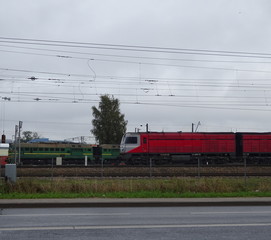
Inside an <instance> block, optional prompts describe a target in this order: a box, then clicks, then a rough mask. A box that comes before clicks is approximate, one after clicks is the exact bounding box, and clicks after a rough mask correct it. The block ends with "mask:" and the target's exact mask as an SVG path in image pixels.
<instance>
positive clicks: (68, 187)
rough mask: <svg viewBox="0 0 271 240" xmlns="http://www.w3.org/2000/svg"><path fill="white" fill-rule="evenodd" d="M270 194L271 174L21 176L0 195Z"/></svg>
mask: <svg viewBox="0 0 271 240" xmlns="http://www.w3.org/2000/svg"><path fill="white" fill-rule="evenodd" d="M78 197H82V198H87V197H102V198H173V197H175V198H180V197H271V178H254V177H253V178H247V179H244V178H222V177H221V178H168V179H64V178H56V179H51V180H40V179H34V178H31V179H18V180H17V182H16V183H15V184H10V183H6V182H4V181H1V182H0V198H2V199H3V198H78Z"/></svg>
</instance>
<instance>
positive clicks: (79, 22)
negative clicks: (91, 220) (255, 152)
mask: <svg viewBox="0 0 271 240" xmlns="http://www.w3.org/2000/svg"><path fill="white" fill-rule="evenodd" d="M270 11H271V2H270V1H269V0H204V1H203V0H167V1H164V0H99V1H98V0H76V1H75V0H73V1H72V0H58V1H55V0H46V1H45V0H42V1H34V0H9V1H4V0H2V1H1V8H0V54H1V57H0V96H1V99H0V108H1V112H0V113H1V115H0V116H1V118H0V120H1V125H0V130H1V133H2V132H3V131H4V132H5V134H6V135H7V138H10V139H11V138H12V136H13V135H14V128H15V125H16V124H18V122H19V121H23V129H22V130H23V131H26V130H30V131H36V132H38V133H39V134H40V135H42V136H43V137H49V138H51V139H67V138H73V137H78V136H90V137H91V135H90V129H91V128H92V125H91V120H92V111H91V107H92V106H93V105H95V106H97V105H98V103H99V98H100V95H102V94H109V95H113V96H114V97H115V98H118V99H119V100H120V103H121V112H122V113H124V114H125V118H126V120H128V131H134V130H135V128H141V130H142V131H143V130H145V125H146V124H147V123H148V124H149V129H150V130H151V131H191V125H192V123H195V124H197V123H198V122H200V126H199V127H198V131H215V132H219V131H234V132H235V131H260V132H265V131H271V126H270V117H271V112H270V110H271V92H270V91H271V68H270V66H271V44H270V43H271V28H270V25H271V15H270ZM89 141H90V142H94V139H90V140H89Z"/></svg>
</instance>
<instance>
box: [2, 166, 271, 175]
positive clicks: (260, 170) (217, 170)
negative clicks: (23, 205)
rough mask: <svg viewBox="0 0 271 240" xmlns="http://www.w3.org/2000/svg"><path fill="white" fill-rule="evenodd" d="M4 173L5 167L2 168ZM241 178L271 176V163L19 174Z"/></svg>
mask: <svg viewBox="0 0 271 240" xmlns="http://www.w3.org/2000/svg"><path fill="white" fill-rule="evenodd" d="M1 176H2V177H3V176H4V169H3V168H2V169H1ZM219 176H226V177H241V176H248V177H250V176H260V177H263V176H271V166H257V167H255V166H247V167H244V166H211V167H210V166H204V167H198V166H185V167H173V166H163V167H157V166H154V167H146V166H144V167H142V166H137V167H126V166H121V167H113V166H104V167H101V166H92V167H82V166H65V167H59V166H57V167H56V166H43V167H26V166H24V167H18V168H17V177H219Z"/></svg>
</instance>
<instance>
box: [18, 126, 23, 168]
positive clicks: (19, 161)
mask: <svg viewBox="0 0 271 240" xmlns="http://www.w3.org/2000/svg"><path fill="white" fill-rule="evenodd" d="M22 127H23V122H22V121H19V160H18V164H19V165H20V163H21V129H22Z"/></svg>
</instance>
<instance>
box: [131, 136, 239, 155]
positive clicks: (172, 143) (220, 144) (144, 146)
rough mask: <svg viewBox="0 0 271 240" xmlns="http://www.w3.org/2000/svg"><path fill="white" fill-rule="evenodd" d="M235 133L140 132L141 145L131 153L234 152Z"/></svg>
mask: <svg viewBox="0 0 271 240" xmlns="http://www.w3.org/2000/svg"><path fill="white" fill-rule="evenodd" d="M234 152H235V135H234V134H233V133H140V145H139V146H138V147H137V148H135V149H133V150H131V151H130V153H150V154H157V153H159V154H166V153H170V154H191V153H192V154H193V153H206V154H207V153H234Z"/></svg>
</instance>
